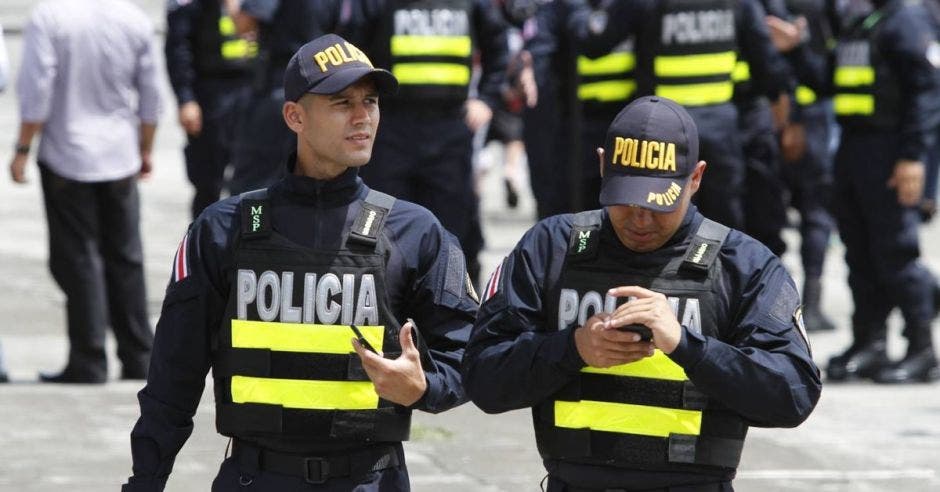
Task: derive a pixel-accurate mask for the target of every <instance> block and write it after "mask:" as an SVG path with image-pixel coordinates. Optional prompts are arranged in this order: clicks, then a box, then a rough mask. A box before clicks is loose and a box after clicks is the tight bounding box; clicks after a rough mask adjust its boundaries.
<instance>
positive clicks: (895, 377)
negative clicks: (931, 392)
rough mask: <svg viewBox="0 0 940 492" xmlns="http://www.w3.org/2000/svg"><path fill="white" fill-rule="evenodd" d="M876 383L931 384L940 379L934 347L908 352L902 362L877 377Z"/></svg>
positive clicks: (939, 369) (879, 372)
mask: <svg viewBox="0 0 940 492" xmlns="http://www.w3.org/2000/svg"><path fill="white" fill-rule="evenodd" d="M874 379H875V382H877V383H884V384H907V383H919V382H924V383H929V382H931V381H936V380H938V379H940V366H938V365H937V354H936V353H934V351H933V348H932V347H928V348H924V349H921V350H917V351H911V350H908V352H907V355H906V356H905V357H904V358H903V359H901V362H898V363H897V364H894V365H892V366H891V367H886V368H884V369H882V370H880V371H878V374H876V375H875V378H874Z"/></svg>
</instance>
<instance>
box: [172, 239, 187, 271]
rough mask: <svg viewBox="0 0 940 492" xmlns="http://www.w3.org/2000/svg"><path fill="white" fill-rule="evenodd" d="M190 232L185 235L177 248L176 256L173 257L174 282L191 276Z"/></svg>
mask: <svg viewBox="0 0 940 492" xmlns="http://www.w3.org/2000/svg"><path fill="white" fill-rule="evenodd" d="M188 250H189V233H188V232H187V233H186V235H185V236H183V240H182V241H180V245H179V246H178V247H177V248H176V257H174V259H173V282H179V281H181V280H183V279H184V278H186V277H188V276H189V254H188Z"/></svg>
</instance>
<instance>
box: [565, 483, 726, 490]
mask: <svg viewBox="0 0 940 492" xmlns="http://www.w3.org/2000/svg"><path fill="white" fill-rule="evenodd" d="M723 484H725V485H727V482H718V483H705V484H698V485H677V486H675V487H660V488H656V489H643V490H644V491H645V492H720V491H722V490H730V487H729V488H722V485H723ZM628 490H633V489H616V488H614V489H592V488H586V487H575V486H573V485H568V484H565V488H564V491H565V492H627V491H628Z"/></svg>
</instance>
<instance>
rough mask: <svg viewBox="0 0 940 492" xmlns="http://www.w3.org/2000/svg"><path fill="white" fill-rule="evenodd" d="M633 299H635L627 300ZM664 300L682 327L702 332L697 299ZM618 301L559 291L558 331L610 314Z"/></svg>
mask: <svg viewBox="0 0 940 492" xmlns="http://www.w3.org/2000/svg"><path fill="white" fill-rule="evenodd" d="M633 299H635V297H630V298H628V300H633ZM666 299H667V300H668V301H669V306H670V307H671V308H672V313H673V314H674V315H676V316H677V317H678V316H679V313H680V312H681V313H682V319H680V320H679V322H680V323H681V324H682V325H684V326H686V327H688V328H689V329H690V330H692V331H694V332H696V333H701V332H702V313H701V308H700V305H699V300H698V299H695V298H691V297H690V298H680V297H671V296H670V297H667V298H666ZM619 300H620V298H619V297H614V296H601V294H600V293H599V292H597V291H594V290H590V291H587V292H585V293H584V295H582V296H579V295H578V291H576V290H574V289H561V294H559V299H558V329H559V330H564V329H565V328H567V327H568V326H570V325H572V324H573V323H576V324H575V326H583V325H584V323H585V322H586V321H587V319H588V318H590V317H591V316H593V315H595V314H597V313H600V312H604V313H612V312H614V310H615V309H617V305H618V301H619ZM680 308H682V310H681V311H680Z"/></svg>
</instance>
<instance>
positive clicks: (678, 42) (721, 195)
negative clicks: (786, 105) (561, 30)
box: [569, 0, 774, 227]
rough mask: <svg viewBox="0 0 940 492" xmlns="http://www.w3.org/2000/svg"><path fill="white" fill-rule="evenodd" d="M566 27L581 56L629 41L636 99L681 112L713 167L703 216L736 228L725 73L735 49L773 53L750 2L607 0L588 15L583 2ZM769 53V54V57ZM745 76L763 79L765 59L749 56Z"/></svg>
mask: <svg viewBox="0 0 940 492" xmlns="http://www.w3.org/2000/svg"><path fill="white" fill-rule="evenodd" d="M574 3H576V4H580V5H578V6H576V11H575V12H573V13H572V14H571V17H570V21H569V25H570V28H571V31H572V35H573V36H574V37H575V40H576V44H577V45H578V49H579V50H582V51H583V53H584V54H586V55H588V56H596V55H601V54H604V53H607V52H609V51H610V50H611V49H612V48H613V47H614V46H616V45H617V44H619V43H620V42H622V41H623V40H624V39H627V38H628V37H630V36H634V39H635V43H636V44H635V47H634V49H635V51H636V61H637V64H636V69H635V73H636V80H637V91H636V93H635V94H636V95H637V96H642V95H651V94H655V95H659V96H663V97H669V98H671V99H674V100H676V101H677V102H678V103H679V104H682V105H683V106H685V107H686V108H688V110H689V112H690V114H692V117H693V118H695V121H696V124H697V125H698V127H699V129H700V130H701V145H702V156H703V157H704V158H705V159H706V160H708V162H709V163H711V166H712V170H711V172H710V173H709V178H707V179H706V180H705V181H704V182H703V184H702V193H700V194H699V196H698V197H697V200H698V202H697V203H698V205H699V206H700V207H701V208H702V211H703V212H704V213H705V214H706V215H708V216H709V217H712V218H713V219H715V220H717V221H719V222H721V223H723V224H727V225H729V226H731V227H740V226H741V225H742V224H743V220H744V212H743V203H742V200H743V196H744V179H745V168H744V161H743V156H742V147H741V139H740V136H739V135H738V132H737V117H738V115H737V111H736V109H735V107H734V105H733V104H732V102H731V98H732V94H733V90H734V89H733V84H732V80H731V75H732V72H733V69H734V66H735V62H736V60H737V58H738V51H739V48H742V47H747V50H750V51H752V52H755V53H768V54H772V53H773V50H774V48H773V46H772V44H771V42H770V39H769V37H768V36H767V31H766V27H765V26H764V22H763V17H764V16H763V12H762V9H761V7H760V5H759V4H758V3H757V2H755V1H747V2H735V1H731V0H709V1H706V2H683V1H678V0H667V1H653V0H612V1H610V2H604V3H603V4H602V7H603V8H601V9H599V10H593V11H592V10H591V9H589V8H587V6H586V5H584V3H583V1H580V2H578V1H575V2H574ZM768 56H770V55H768ZM748 61H749V62H750V72H751V74H752V76H759V77H765V76H766V74H767V73H769V69H768V68H767V67H766V66H764V64H766V63H767V57H753V58H751V59H749V60H748Z"/></svg>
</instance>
